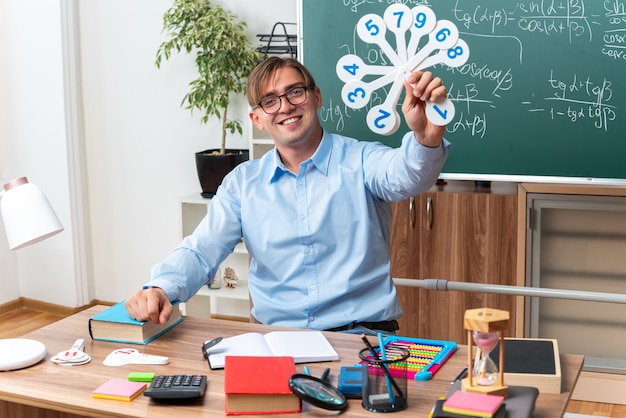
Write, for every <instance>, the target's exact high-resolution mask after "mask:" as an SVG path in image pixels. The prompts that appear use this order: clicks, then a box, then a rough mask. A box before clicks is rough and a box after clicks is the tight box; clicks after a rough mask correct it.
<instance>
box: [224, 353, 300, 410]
mask: <svg viewBox="0 0 626 418" xmlns="http://www.w3.org/2000/svg"><path fill="white" fill-rule="evenodd" d="M295 373H296V365H295V363H294V361H293V357H287V356H267V357H266V356H227V357H226V364H225V366H224V394H225V411H226V415H248V414H253V415H254V414H290V413H295V412H300V410H301V408H302V402H301V401H300V398H298V397H297V396H296V395H294V394H293V393H292V392H291V389H290V388H289V377H291V376H292V375H293V374H295Z"/></svg>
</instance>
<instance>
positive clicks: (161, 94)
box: [0, 0, 297, 306]
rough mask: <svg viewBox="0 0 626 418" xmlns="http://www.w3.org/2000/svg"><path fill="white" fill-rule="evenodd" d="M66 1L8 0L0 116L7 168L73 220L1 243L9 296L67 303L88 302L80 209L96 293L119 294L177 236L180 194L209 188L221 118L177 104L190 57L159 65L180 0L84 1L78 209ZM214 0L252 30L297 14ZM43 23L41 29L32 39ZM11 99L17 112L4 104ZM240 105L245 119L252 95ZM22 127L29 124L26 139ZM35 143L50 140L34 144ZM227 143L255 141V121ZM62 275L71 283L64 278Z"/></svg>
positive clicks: (291, 5)
mask: <svg viewBox="0 0 626 418" xmlns="http://www.w3.org/2000/svg"><path fill="white" fill-rule="evenodd" d="M66 1H67V2H73V1H74V0H61V1H60V2H50V1H46V0H37V1H35V0H27V1H23V0H3V2H2V3H0V53H2V55H0V56H3V57H5V60H6V61H7V62H8V63H10V66H9V67H8V69H7V68H6V67H5V63H4V62H3V65H2V66H0V71H1V72H0V76H1V77H0V83H1V84H0V90H1V91H2V94H0V97H2V99H0V100H1V101H0V106H1V107H0V114H4V115H5V117H6V118H7V119H8V120H9V121H10V123H8V124H6V123H5V122H6V121H5V120H0V141H1V142H0V145H1V146H2V147H1V148H0V150H1V152H0V177H6V178H11V177H16V176H18V175H24V173H26V174H28V176H29V177H30V178H31V180H32V181H33V182H36V183H38V184H39V185H40V186H41V187H42V188H44V189H45V191H46V194H47V195H48V197H49V198H50V200H51V201H52V203H53V205H54V206H55V209H56V210H57V212H58V213H59V217H60V218H61V221H62V222H63V224H64V226H65V227H66V231H65V232H64V233H62V234H59V235H57V236H56V237H53V238H52V239H50V240H48V241H45V242H42V243H41V244H39V245H37V246H33V247H29V248H26V249H23V250H21V251H19V252H15V253H10V252H8V251H6V250H5V248H3V247H2V245H5V243H4V242H3V243H2V244H1V245H0V267H2V269H1V270H0V271H2V273H1V274H2V276H3V277H2V280H0V304H1V303H3V302H7V301H10V300H14V299H15V298H17V297H18V296H24V297H28V298H33V299H37V300H42V301H46V302H51V303H57V304H61V305H64V306H79V305H80V304H82V303H83V302H82V299H81V297H80V295H79V294H77V290H75V289H74V288H76V287H78V288H79V287H80V286H81V284H80V282H81V280H82V279H84V278H82V277H76V276H79V275H81V273H77V271H79V269H78V268H74V265H75V263H76V260H75V259H74V254H73V252H72V248H73V245H75V243H76V242H77V239H76V237H74V236H73V234H72V232H71V226H72V222H73V220H74V219H75V218H77V217H80V216H84V218H85V219H86V220H87V222H88V223H87V225H86V228H85V229H86V231H85V234H86V236H87V238H88V240H87V242H86V244H85V247H91V248H90V253H89V254H88V256H91V267H90V269H89V271H88V274H87V275H88V276H89V277H88V280H89V283H87V285H88V287H90V291H89V292H88V295H89V298H95V299H100V300H105V301H117V300H120V299H123V298H125V297H126V296H128V295H129V294H131V293H132V292H134V291H135V290H136V289H137V288H139V287H140V286H141V285H142V284H143V283H144V282H145V281H146V280H148V278H149V276H150V269H151V267H152V265H153V264H155V263H156V262H158V261H160V260H161V259H162V258H164V257H165V256H166V255H167V254H168V253H169V252H170V251H171V250H172V248H173V247H174V246H175V245H176V244H177V243H178V241H179V239H180V220H179V219H180V204H179V199H180V198H181V197H182V196H186V195H189V194H192V193H199V192H200V188H199V185H198V180H197V177H196V173H195V163H194V153H195V152H197V151H201V150H203V149H206V148H212V147H216V146H218V142H219V139H218V138H212V137H211V133H212V132H216V131H217V130H218V126H217V121H213V122H212V123H211V124H209V126H204V125H200V123H199V118H198V117H194V116H193V115H191V114H190V112H189V111H187V110H184V109H182V108H181V107H180V103H181V100H182V97H183V95H184V94H185V92H186V85H187V83H188V81H189V80H190V79H191V78H192V77H193V60H192V57H189V56H176V57H174V58H173V59H172V60H170V61H167V62H165V63H163V65H162V67H161V69H157V68H156V67H155V66H154V58H155V53H156V50H157V48H158V46H159V44H160V43H161V41H162V40H163V35H162V33H161V28H162V15H163V13H164V12H165V11H166V10H167V9H168V7H170V5H171V4H172V1H169V0H168V1H166V0H136V1H133V2H126V1H121V0H110V1H107V0H93V1H83V2H75V3H73V4H76V5H77V6H76V7H77V8H78V22H79V24H78V29H79V31H80V37H79V41H80V45H79V47H80V50H79V54H78V56H77V58H78V59H79V61H78V67H79V68H80V69H81V72H80V74H79V75H80V78H81V79H82V80H81V81H82V94H81V96H80V97H79V99H80V100H81V101H82V105H83V106H82V108H81V109H79V110H82V112H83V115H84V144H82V145H84V147H85V156H84V158H85V160H84V165H85V169H84V172H83V173H82V176H83V177H82V179H83V181H86V192H85V194H84V195H83V196H81V198H82V200H81V203H82V204H83V206H84V207H85V208H86V211H87V213H84V214H78V213H73V214H70V213H71V212H72V210H73V209H72V208H73V207H74V206H72V203H71V199H70V197H71V196H70V195H69V194H70V193H69V191H68V189H70V188H71V186H72V181H71V180H70V179H68V174H67V171H68V169H67V164H68V156H67V150H66V148H65V146H66V143H65V141H67V136H66V132H65V126H64V124H65V122H64V118H65V115H64V114H63V109H64V105H63V87H64V86H63V78H62V68H63V65H62V48H61V46H60V39H61V28H60V25H61V22H60V18H59V15H60V9H61V8H60V7H59V3H61V4H63V2H66ZM216 2H217V3H220V4H223V5H225V6H226V7H227V8H229V9H230V10H232V11H233V12H235V13H236V14H238V15H239V16H240V18H241V19H243V20H244V21H246V23H247V25H248V34H249V36H250V38H251V39H252V40H253V41H254V42H257V40H256V36H255V35H256V34H257V33H263V32H269V31H270V30H271V28H272V25H273V24H274V22H276V21H285V22H296V16H297V10H296V7H297V6H296V2H294V1H292V0H263V1H262V2H261V3H259V2H256V3H255V7H250V2H249V1H248V0H219V1H216ZM33 10H37V12H36V13H34V12H32V11H33ZM10 22H14V23H13V24H12V25H9V26H8V27H7V25H5V24H8V23H10ZM35 34H37V35H38V36H37V39H36V40H35V39H33V40H30V39H29V36H35ZM5 35H6V36H5ZM28 59H32V60H36V63H37V65H31V63H30V62H29V61H27V60H28ZM42 63H44V64H43V65H42ZM7 72H9V73H10V74H8V75H7V74H6V73H7ZM35 72H36V73H35ZM33 80H36V81H37V83H36V85H34V84H33ZM6 92H8V94H6ZM42 96H45V97H42ZM44 99H46V100H44ZM11 109H14V112H13V113H15V112H18V111H19V114H17V115H16V117H13V115H11V113H8V112H5V110H11ZM33 115H35V116H36V118H37V119H36V122H37V123H33ZM232 116H236V117H238V118H239V119H242V120H246V119H247V106H246V104H245V100H243V98H242V99H241V100H240V101H239V103H237V104H236V110H235V112H234V113H232ZM1 117H3V116H0V118H1ZM246 129H247V128H246ZM16 132H18V133H23V135H21V136H20V137H19V140H16V138H17V136H16V135H15V133H16ZM35 145H38V146H40V145H45V148H44V149H43V150H42V151H41V152H39V151H38V152H37V153H33V152H31V151H32V150H33V149H36V148H34V147H35ZM230 145H231V146H234V147H245V148H247V146H248V143H247V131H244V135H243V136H241V137H239V136H237V137H235V138H233V141H231V142H230ZM26 151H29V152H26ZM35 180H37V181H35ZM68 228H70V230H68ZM14 258H17V259H18V260H17V261H15V260H14ZM20 258H25V259H27V260H28V262H24V263H22V262H20V261H19V259H20ZM5 265H6V266H7V269H6V270H5V268H4V267H5ZM7 271H8V272H10V274H7V275H8V276H10V277H9V279H8V280H7V279H6V278H5V277H4V276H5V272H7ZM16 273H17V276H18V277H15V274H16ZM61 277H62V278H61ZM3 282H5V283H4V284H3ZM16 282H17V283H19V285H16ZM60 282H61V283H64V285H63V286H61V287H57V286H58V283H60ZM77 283H78V284H77ZM66 285H67V286H70V287H69V288H66V287H65V286H66ZM17 288H19V291H18V292H16V289H17ZM5 290H6V292H5ZM18 293H19V294H18Z"/></svg>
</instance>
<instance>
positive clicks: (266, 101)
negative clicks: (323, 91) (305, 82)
mask: <svg viewBox="0 0 626 418" xmlns="http://www.w3.org/2000/svg"><path fill="white" fill-rule="evenodd" d="M310 89H312V87H305V86H298V87H294V88H291V89H289V90H287V92H285V93H284V94H281V95H280V96H277V95H275V94H274V95H271V96H267V97H264V98H263V100H261V101H260V102H259V103H258V104H257V107H261V109H263V111H264V112H265V113H267V114H268V115H271V114H273V113H276V112H278V111H279V110H280V107H281V105H282V101H281V99H282V98H283V97H284V98H285V99H287V101H288V102H289V103H290V104H292V105H293V106H296V105H300V104H302V103H304V102H306V92H307V90H310Z"/></svg>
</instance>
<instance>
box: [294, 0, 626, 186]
mask: <svg viewBox="0 0 626 418" xmlns="http://www.w3.org/2000/svg"><path fill="white" fill-rule="evenodd" d="M300 1H301V4H300V6H301V16H302V18H301V22H300V23H301V35H302V61H303V62H304V64H305V65H306V66H307V67H308V68H309V69H310V70H311V71H312V73H313V75H314V77H315V79H316V82H317V84H318V85H319V86H320V88H321V90H322V98H323V107H322V109H321V110H320V117H321V119H322V123H323V125H324V127H325V128H326V129H328V130H330V131H332V132H337V133H341V134H343V135H346V136H351V137H355V138H358V139H361V140H371V141H381V142H384V143H386V144H389V145H391V146H394V147H395V146H398V145H399V144H400V140H401V137H402V134H403V133H405V132H406V131H407V130H408V128H407V127H406V125H405V124H404V122H403V123H402V125H401V126H400V128H399V129H398V131H397V132H396V133H394V134H392V135H388V136H383V135H377V134H374V133H373V132H371V130H370V129H369V128H368V127H367V123H366V115H367V111H368V110H369V108H371V107H372V106H374V105H376V104H377V103H379V102H380V101H381V100H382V99H383V98H384V97H386V92H387V91H388V89H389V87H390V86H386V87H383V88H381V89H379V90H378V91H377V92H376V94H373V95H372V97H371V100H370V103H368V105H367V106H366V107H365V108H362V109H356V110H355V109H352V108H349V107H347V106H346V105H345V104H344V103H343V101H342V96H341V90H342V88H343V86H344V84H345V83H344V82H343V81H341V80H340V79H339V77H338V76H337V74H336V70H335V67H336V64H337V61H338V60H339V59H340V58H341V57H342V56H344V55H346V54H356V55H358V56H359V57H361V58H362V59H363V61H364V63H366V64H367V65H378V66H381V65H382V66H385V65H386V66H390V68H394V64H392V63H391V62H390V60H389V59H388V57H387V56H386V55H385V52H384V50H383V49H381V47H380V46H378V45H376V44H368V43H366V42H364V41H363V40H361V38H360V37H359V36H358V34H357V30H356V26H357V23H358V21H359V19H360V18H361V17H362V16H364V15H366V14H370V13H371V14H376V15H379V16H383V14H384V12H385V10H386V9H387V7H388V6H389V4H391V3H393V2H392V1H380V0H300ZM402 3H403V4H405V5H407V6H409V8H411V9H412V8H413V7H416V6H418V5H426V6H428V7H430V8H431V10H432V11H433V12H434V13H435V16H436V20H437V21H439V20H449V21H451V22H453V23H454V26H456V27H457V28H458V31H459V36H460V38H461V39H463V40H464V41H465V42H466V43H467V45H468V46H469V50H470V56H469V60H468V61H467V62H466V63H465V64H463V65H462V66H460V67H458V68H450V67H448V66H446V65H441V64H440V65H434V66H432V67H429V68H428V69H429V70H430V71H433V72H434V73H435V75H437V76H440V77H442V79H443V80H444V83H445V84H446V86H447V87H448V96H449V98H450V99H451V100H452V101H453V103H454V104H455V108H456V113H455V116H454V119H453V120H451V122H450V123H449V124H448V125H447V128H446V131H447V132H446V135H445V137H446V139H448V140H449V141H450V142H451V143H452V144H453V147H452V150H451V153H450V156H449V159H448V161H447V162H446V165H445V167H444V170H443V171H444V173H445V174H444V176H443V177H447V178H467V179H475V180H476V179H478V180H499V179H500V180H502V179H504V180H513V181H515V180H518V179H519V180H523V181H533V180H537V181H546V180H548V181H553V180H557V181H558V180H565V181H566V182H579V181H580V182H589V181H591V182H600V183H618V184H623V183H625V182H626V180H625V179H626V113H625V112H626V0H602V1H601V0H586V1H585V0H551V1H539V0H521V1H514V2H513V1H504V0H480V1H474V0H431V1H403V2H402ZM392 35H393V33H391V32H389V31H388V32H387V36H386V37H387V40H388V43H389V45H390V46H391V47H392V48H394V49H395V48H396V39H395V37H393V36H392ZM424 41H425V42H427V41H426V40H425V39H424V38H422V42H421V43H420V46H419V48H420V49H421V48H423V45H424V43H423V42H424ZM403 42H404V43H405V44H406V43H408V42H410V33H409V32H407V33H406V35H405V39H404V41H403ZM418 50H419V49H418ZM377 77H380V76H371V78H370V79H369V80H367V81H368V82H369V81H373V80H375V79H376V78H377ZM364 81H365V78H364ZM403 97H404V93H402V96H401V98H400V101H399V104H398V111H400V109H399V107H400V105H401V103H402V100H403Z"/></svg>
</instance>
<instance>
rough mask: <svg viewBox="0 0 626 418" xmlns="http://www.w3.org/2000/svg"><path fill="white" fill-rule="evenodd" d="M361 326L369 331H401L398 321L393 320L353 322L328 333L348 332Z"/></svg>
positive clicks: (332, 329) (330, 329)
mask: <svg viewBox="0 0 626 418" xmlns="http://www.w3.org/2000/svg"><path fill="white" fill-rule="evenodd" d="M359 325H360V326H362V327H365V328H368V329H378V330H381V331H387V332H395V331H397V330H399V329H400V326H399V325H398V321H396V320H395V319H392V320H391V321H380V322H352V323H350V324H347V325H344V326H341V327H335V328H329V329H327V330H326V331H347V330H351V329H354V328H356V327H357V326H359Z"/></svg>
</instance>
